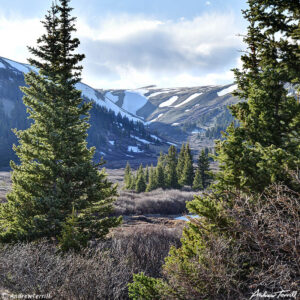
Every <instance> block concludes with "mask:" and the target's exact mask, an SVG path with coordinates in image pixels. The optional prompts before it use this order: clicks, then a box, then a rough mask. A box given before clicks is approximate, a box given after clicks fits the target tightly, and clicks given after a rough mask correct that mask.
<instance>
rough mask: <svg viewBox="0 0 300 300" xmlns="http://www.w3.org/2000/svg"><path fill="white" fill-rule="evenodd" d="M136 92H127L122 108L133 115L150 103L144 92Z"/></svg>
mask: <svg viewBox="0 0 300 300" xmlns="http://www.w3.org/2000/svg"><path fill="white" fill-rule="evenodd" d="M137 91H138V90H135V91H125V97H124V100H123V105H122V108H123V109H125V110H127V111H128V112H130V113H132V114H136V112H137V111H138V110H139V109H140V108H142V107H143V106H144V105H145V104H146V103H147V101H148V99H147V98H146V97H145V96H144V95H143V92H144V90H139V91H138V92H137Z"/></svg>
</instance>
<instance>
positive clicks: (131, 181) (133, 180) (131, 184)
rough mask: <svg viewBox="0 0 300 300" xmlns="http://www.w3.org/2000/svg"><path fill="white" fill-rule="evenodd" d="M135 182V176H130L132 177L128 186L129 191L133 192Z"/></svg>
mask: <svg viewBox="0 0 300 300" xmlns="http://www.w3.org/2000/svg"><path fill="white" fill-rule="evenodd" d="M136 180H137V176H135V175H134V174H132V176H131V178H130V186H129V188H128V189H129V190H135V186H136Z"/></svg>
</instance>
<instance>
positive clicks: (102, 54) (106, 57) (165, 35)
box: [0, 14, 243, 88]
mask: <svg viewBox="0 0 300 300" xmlns="http://www.w3.org/2000/svg"><path fill="white" fill-rule="evenodd" d="M76 27H77V29H78V31H77V33H76V35H77V36H78V37H79V38H80V40H81V46H80V51H81V52H84V53H85V54H86V59H85V60H84V62H83V65H84V70H83V81H84V82H86V83H88V84H90V85H91V86H93V87H97V88H121V87H125V88H136V87H140V86H145V85H149V84H156V85H158V86H162V87H168V86H172V87H175V86H193V85H205V84H222V83H228V82H230V81H232V80H233V76H232V74H231V72H230V71H229V70H230V68H232V67H234V66H236V63H237V59H238V57H239V55H240V54H239V53H238V50H239V49H240V48H241V45H242V43H241V39H240V38H239V37H237V36H236V35H237V33H241V32H242V31H243V30H242V29H241V28H239V26H238V25H237V21H235V17H234V15H233V14H227V15H223V14H204V15H202V16H198V17H196V18H194V19H190V20H188V19H185V18H181V19H179V20H176V21H174V20H157V19H151V18H145V17H142V16H132V15H125V14H123V15H118V16H112V17H106V18H104V19H100V21H99V22H98V24H96V25H95V26H93V27H91V26H90V25H88V22H87V21H86V20H84V19H83V18H80V19H78V20H77V24H76ZM42 33H43V27H42V24H41V23H40V21H39V20H38V19H20V18H18V17H14V18H12V17H11V18H5V17H3V16H2V17H1V16H0V40H1V49H0V56H4V57H8V58H10V59H14V60H17V61H21V62H25V61H26V58H27V57H29V56H30V55H29V53H28V50H27V48H26V46H27V45H30V46H34V45H35V43H36V39H37V38H38V37H39V36H41V34H42Z"/></svg>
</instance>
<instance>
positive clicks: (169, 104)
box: [159, 96, 178, 107]
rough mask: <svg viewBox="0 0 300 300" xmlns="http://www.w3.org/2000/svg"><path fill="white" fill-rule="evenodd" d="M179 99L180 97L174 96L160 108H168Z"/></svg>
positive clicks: (160, 105)
mask: <svg viewBox="0 0 300 300" xmlns="http://www.w3.org/2000/svg"><path fill="white" fill-rule="evenodd" d="M177 99H178V96H173V97H171V98H170V99H169V100H167V101H165V102H163V103H161V104H159V107H166V106H171V105H172V104H173V103H174V102H176V101H177Z"/></svg>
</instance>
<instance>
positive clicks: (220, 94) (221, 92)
mask: <svg viewBox="0 0 300 300" xmlns="http://www.w3.org/2000/svg"><path fill="white" fill-rule="evenodd" d="M236 89H237V85H236V84H234V85H231V86H230V87H228V88H226V89H224V90H221V91H220V92H218V96H219V97H221V96H224V95H226V94H229V93H232V92H233V91H234V90H236Z"/></svg>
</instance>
